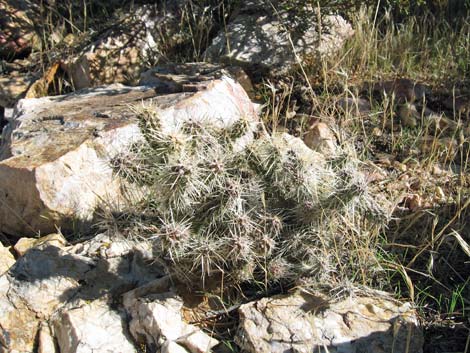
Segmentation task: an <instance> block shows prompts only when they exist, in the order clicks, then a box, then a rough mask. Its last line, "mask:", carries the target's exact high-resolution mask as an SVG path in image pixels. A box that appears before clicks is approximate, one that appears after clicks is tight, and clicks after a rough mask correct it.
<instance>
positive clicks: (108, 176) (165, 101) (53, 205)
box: [0, 75, 257, 236]
mask: <svg viewBox="0 0 470 353" xmlns="http://www.w3.org/2000/svg"><path fill="white" fill-rule="evenodd" d="M150 100H152V102H153V103H155V104H156V106H158V109H159V116H160V119H161V121H162V125H163V126H164V128H167V129H171V128H173V127H174V126H175V125H177V124H180V123H181V122H184V121H190V120H191V121H201V120H205V121H210V122H211V123H213V124H214V126H218V127H229V126H231V125H232V124H234V123H235V122H237V121H238V120H239V119H241V118H242V117H243V118H248V119H251V120H252V121H253V124H254V125H255V121H257V109H256V106H255V105H254V104H253V103H252V102H251V101H250V99H249V97H248V96H247V94H246V92H245V91H244V89H243V88H242V87H241V86H240V85H239V84H238V83H237V82H235V81H234V80H233V79H232V78H230V77H228V76H224V75H221V76H220V78H219V79H216V80H211V81H207V82H205V83H203V84H200V85H199V86H197V89H196V90H195V91H191V92H184V90H183V91H180V92H177V93H173V94H158V93H157V92H156V90H155V89H154V88H152V87H149V86H145V87H133V88H131V87H125V86H122V85H111V86H107V87H102V88H97V89H90V90H86V91H81V92H77V93H74V94H69V95H64V96H56V97H44V98H37V99H23V100H21V101H20V102H19V103H18V104H17V106H16V108H15V113H14V116H13V118H12V119H11V121H10V124H9V125H7V126H6V127H5V129H4V131H3V135H2V145H1V146H0V180H2V183H1V184H0V199H2V200H3V201H4V202H2V203H1V204H0V232H4V233H7V234H21V235H26V236H27V235H33V234H35V233H37V232H41V233H42V234H48V233H51V232H54V231H55V230H56V229H57V228H56V227H59V228H61V230H62V231H63V232H70V231H74V230H80V229H86V228H87V227H88V226H89V224H90V222H91V221H92V220H93V217H94V213H95V211H96V210H97V209H98V208H105V209H111V210H119V209H120V207H122V205H123V201H124V196H125V195H123V193H122V186H123V181H122V180H121V179H120V178H118V177H117V176H116V173H115V171H114V170H113V168H112V166H111V164H110V162H111V160H113V158H115V157H116V156H118V155H121V154H123V153H125V152H126V151H128V150H129V148H130V146H131V145H132V144H134V143H138V142H139V141H141V140H142V135H141V133H140V130H139V127H138V122H137V121H136V119H135V113H133V112H132V111H131V108H130V106H132V105H135V104H140V103H141V102H142V101H143V102H147V103H148V102H149V101H150ZM254 125H253V130H254ZM252 135H253V134H252V131H251V132H250V133H249V134H247V135H246V136H243V137H241V138H240V145H243V144H244V143H246V141H247V140H249V139H250V138H251V137H252ZM243 141H245V142H243Z"/></svg>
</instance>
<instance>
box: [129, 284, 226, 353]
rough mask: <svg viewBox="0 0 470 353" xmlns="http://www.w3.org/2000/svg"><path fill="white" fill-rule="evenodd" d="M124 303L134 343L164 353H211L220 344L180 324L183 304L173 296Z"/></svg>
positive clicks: (196, 329)
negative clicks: (144, 344)
mask: <svg viewBox="0 0 470 353" xmlns="http://www.w3.org/2000/svg"><path fill="white" fill-rule="evenodd" d="M129 294H130V295H127V296H128V297H127V298H125V299H124V301H125V306H126V309H127V311H128V313H129V315H130V316H131V318H132V320H131V321H130V323H129V330H130V332H131V334H132V336H133V337H134V338H135V340H136V341H137V342H142V341H143V342H145V343H146V344H147V346H149V347H154V348H156V349H160V350H161V351H164V352H191V353H204V352H210V351H211V349H212V348H213V347H215V346H216V345H217V344H218V343H219V342H218V341H217V340H216V339H214V338H212V337H210V336H209V335H207V334H206V333H204V332H203V331H201V329H199V328H198V327H196V326H194V325H190V324H187V323H185V322H184V321H183V317H182V314H181V309H182V307H183V301H182V300H181V299H180V298H179V297H178V296H176V295H175V293H173V292H165V293H160V294H150V295H147V296H143V297H139V298H136V297H135V296H133V295H132V293H129Z"/></svg>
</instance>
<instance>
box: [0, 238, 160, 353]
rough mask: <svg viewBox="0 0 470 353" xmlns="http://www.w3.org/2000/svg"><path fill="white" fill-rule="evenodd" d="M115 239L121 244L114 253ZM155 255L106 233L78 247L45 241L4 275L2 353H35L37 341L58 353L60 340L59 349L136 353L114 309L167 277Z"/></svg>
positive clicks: (0, 288)
mask: <svg viewBox="0 0 470 353" xmlns="http://www.w3.org/2000/svg"><path fill="white" fill-rule="evenodd" d="M111 242H113V244H115V246H114V249H113V250H112V251H109V252H108V250H110V247H109V244H110V243H111ZM148 251H149V250H148V249H145V248H143V244H136V243H133V242H130V241H127V240H125V239H120V238H116V237H113V238H110V237H109V236H108V235H106V234H102V235H98V236H97V237H95V238H94V239H92V240H90V241H86V242H84V243H81V244H77V245H74V246H68V247H62V248H59V247H56V246H53V245H47V244H44V245H41V246H38V247H35V248H32V249H30V250H29V251H27V252H26V253H25V254H24V256H22V257H20V258H19V259H18V261H17V262H16V264H15V265H14V266H13V267H12V268H11V269H10V270H9V271H8V272H7V273H5V274H4V275H3V276H1V277H0V313H2V315H0V352H2V353H3V352H5V353H6V352H33V351H34V349H33V348H34V347H35V346H36V342H37V344H38V345H39V348H41V347H42V348H41V349H42V351H44V352H47V353H53V352H54V351H52V350H51V348H50V347H52V346H54V339H53V337H55V338H56V339H57V342H58V344H59V347H60V352H95V353H101V352H103V353H107V352H134V351H135V350H133V349H134V348H133V345H132V344H131V343H129V339H128V338H127V332H126V330H127V320H126V318H125V316H124V314H123V312H122V311H119V309H112V308H111V306H112V305H111V304H112V303H114V302H115V301H116V298H118V297H119V296H120V295H122V294H123V293H125V292H127V291H129V290H131V289H133V288H135V287H136V286H141V285H144V284H146V283H148V282H150V281H152V280H154V279H155V278H158V277H161V276H162V275H163V270H162V269H161V268H160V267H159V266H158V265H156V264H154V263H153V262H152V260H150V259H148V258H147V257H146V256H148V255H146V254H147V253H148ZM49 324H51V325H50V326H51V327H52V328H53V330H52V333H51V332H50V331H49V329H48V327H49ZM106 332H107V333H106ZM107 335H108V336H107ZM109 335H111V336H112V337H113V338H114V339H113V340H110V339H109ZM118 342H121V343H120V344H119V345H117V344H118ZM126 342H127V343H126ZM48 347H49V348H48ZM116 347H121V348H119V349H116ZM120 349H123V350H120Z"/></svg>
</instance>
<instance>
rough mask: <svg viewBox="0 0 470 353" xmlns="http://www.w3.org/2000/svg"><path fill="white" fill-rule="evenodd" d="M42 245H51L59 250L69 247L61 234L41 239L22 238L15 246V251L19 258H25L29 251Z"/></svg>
mask: <svg viewBox="0 0 470 353" xmlns="http://www.w3.org/2000/svg"><path fill="white" fill-rule="evenodd" d="M42 245H51V246H55V247H58V248H63V247H64V246H66V245H67V240H65V238H64V236H63V235H62V234H59V233H53V234H49V235H46V236H45V237H41V238H39V239H34V238H20V240H18V241H17V243H16V244H15V246H14V249H15V251H16V253H17V254H18V256H23V255H24V254H26V252H27V251H28V250H29V249H32V248H34V247H39V246H42Z"/></svg>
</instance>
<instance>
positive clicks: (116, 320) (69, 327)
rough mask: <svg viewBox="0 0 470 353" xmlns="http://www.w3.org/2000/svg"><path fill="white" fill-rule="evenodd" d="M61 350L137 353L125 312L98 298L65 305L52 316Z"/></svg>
mask: <svg viewBox="0 0 470 353" xmlns="http://www.w3.org/2000/svg"><path fill="white" fill-rule="evenodd" d="M52 322H53V326H54V332H55V335H56V338H57V342H58V345H59V348H60V352H61V353H115V352H119V353H135V352H137V350H136V348H135V347H134V345H133V343H132V342H131V341H130V338H129V337H128V333H127V332H126V330H125V315H124V314H123V313H119V312H117V311H114V310H112V309H110V307H109V305H108V304H106V303H104V302H101V301H99V300H96V301H94V302H92V303H90V304H86V303H82V304H81V305H77V306H76V307H74V308H71V309H65V310H63V311H62V312H60V313H59V314H58V315H56V316H55V317H54V318H53V319H52Z"/></svg>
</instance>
